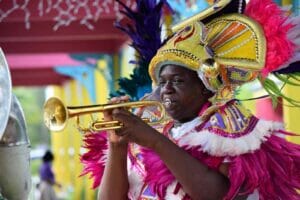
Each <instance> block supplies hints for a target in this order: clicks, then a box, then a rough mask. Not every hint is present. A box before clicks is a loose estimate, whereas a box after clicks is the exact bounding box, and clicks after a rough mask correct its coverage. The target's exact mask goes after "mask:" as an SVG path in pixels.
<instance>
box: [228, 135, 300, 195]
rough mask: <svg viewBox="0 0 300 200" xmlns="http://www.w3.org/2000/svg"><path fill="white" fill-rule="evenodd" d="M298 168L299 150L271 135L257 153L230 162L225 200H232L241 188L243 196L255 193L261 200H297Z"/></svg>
mask: <svg viewBox="0 0 300 200" xmlns="http://www.w3.org/2000/svg"><path fill="white" fill-rule="evenodd" d="M281 132H282V131H281ZM299 166H300V146H299V145H296V144H292V143H289V142H287V141H286V140H285V139H283V138H280V137H277V136H275V135H272V136H271V137H270V138H269V139H268V141H267V142H265V143H263V144H262V146H261V148H260V149H259V150H257V151H255V152H253V153H248V154H244V155H241V156H238V157H235V158H232V162H231V164H230V170H229V178H230V182H231V187H230V190H229V192H228V193H227V196H226V197H225V200H229V199H232V198H233V197H234V196H235V195H236V194H237V193H238V192H239V191H240V186H241V185H243V190H242V191H244V193H245V194H250V193H252V192H253V191H254V189H257V190H258V191H259V198H260V200H269V199H286V200H299V199H300V194H299V193H297V191H296V189H299V188H300V168H299Z"/></svg>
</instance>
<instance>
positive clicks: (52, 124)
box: [44, 97, 166, 132]
mask: <svg viewBox="0 0 300 200" xmlns="http://www.w3.org/2000/svg"><path fill="white" fill-rule="evenodd" d="M153 106H156V107H157V109H158V110H159V113H160V116H158V117H157V116H151V117H150V118H142V119H143V120H144V121H145V122H146V123H148V124H149V125H157V124H160V123H162V122H163V121H164V119H165V116H166V114H165V109H164V106H163V105H162V104H161V103H160V102H158V101H135V102H123V103H118V104H99V105H87V106H68V107H66V106H65V105H64V104H63V102H62V101H61V100H60V99H59V98H56V97H51V98H50V99H48V100H47V101H46V103H45V105H44V122H45V125H46V126H47V127H48V128H49V130H51V131H61V130H63V129H64V128H65V126H66V124H67V121H68V120H69V119H70V118H72V117H77V127H78V129H79V130H80V131H83V132H85V131H92V132H96V131H101V130H115V129H119V128H122V127H123V125H122V123H121V122H119V121H115V120H112V121H104V120H102V121H101V120H96V121H92V122H91V125H90V127H88V128H83V127H81V126H80V122H79V116H81V115H85V114H92V113H101V112H104V111H106V110H112V109H116V108H124V109H129V110H130V111H132V112H133V111H134V108H144V107H153Z"/></svg>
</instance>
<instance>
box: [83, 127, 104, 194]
mask: <svg viewBox="0 0 300 200" xmlns="http://www.w3.org/2000/svg"><path fill="white" fill-rule="evenodd" d="M106 135H107V134H106V132H100V133H88V134H85V135H84V139H83V141H84V146H83V147H84V148H86V149H88V151H87V152H86V153H84V154H83V155H81V157H80V161H81V163H82V164H83V166H84V167H83V171H82V173H81V174H80V176H84V175H87V174H90V176H89V178H91V179H93V186H92V187H93V189H95V188H97V187H98V186H99V185H100V182H101V178H102V176H103V172H104V166H105V162H106V154H105V151H106V150H107V149H108V145H107V138H106Z"/></svg>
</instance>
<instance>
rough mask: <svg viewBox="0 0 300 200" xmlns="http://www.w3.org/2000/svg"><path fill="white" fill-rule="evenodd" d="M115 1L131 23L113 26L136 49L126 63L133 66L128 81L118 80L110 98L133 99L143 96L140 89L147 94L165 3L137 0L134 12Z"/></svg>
mask: <svg viewBox="0 0 300 200" xmlns="http://www.w3.org/2000/svg"><path fill="white" fill-rule="evenodd" d="M117 1H118V2H119V3H120V4H121V5H122V7H123V8H124V10H123V11H121V12H122V13H123V14H124V15H125V16H127V18H128V19H129V20H130V22H131V23H130V24H129V23H128V24H126V25H125V26H124V25H121V24H120V23H116V27H117V28H119V29H120V30H122V31H124V32H125V33H126V34H127V35H128V36H129V37H130V39H131V40H132V43H131V46H132V47H133V48H134V49H135V50H136V59H135V60H133V61H130V63H133V64H136V67H135V69H134V71H133V74H131V75H130V78H120V79H119V86H120V90H119V91H117V92H116V94H113V95H124V94H128V95H129V96H130V97H131V98H132V99H133V100H137V99H139V98H140V97H141V96H143V95H144V94H143V92H141V90H142V91H146V92H148V91H149V90H150V91H151V79H150V77H149V74H148V64H149V63H150V61H151V59H152V57H153V56H154V55H155V54H156V51H157V50H158V48H159V47H160V46H161V44H162V40H161V17H162V8H163V5H164V4H166V0H160V1H159V2H158V3H157V1H156V0H137V6H136V10H132V9H130V8H129V7H127V6H126V5H125V4H124V3H123V2H122V1H121V0H117ZM147 90H148V91H147ZM150 91H149V92H150Z"/></svg>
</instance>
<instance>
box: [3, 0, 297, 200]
mask: <svg viewBox="0 0 300 200" xmlns="http://www.w3.org/2000/svg"><path fill="white" fill-rule="evenodd" d="M153 1H155V0H153ZM122 2H123V3H124V4H125V5H126V6H128V7H130V8H133V9H134V8H135V7H136V1H135V0H123V1H122ZM276 3H278V4H279V5H281V6H282V7H283V8H285V9H286V10H289V12H290V14H295V15H298V14H299V11H300V1H299V0H276ZM168 5H169V7H168V8H167V9H164V11H163V16H162V17H163V18H164V19H163V21H164V22H165V23H164V24H163V27H162V29H163V31H162V32H163V34H164V35H163V36H162V38H163V37H165V35H167V34H168V33H167V30H168V27H169V26H170V25H171V24H174V23H176V20H177V21H178V20H180V19H183V18H186V17H189V16H190V15H192V14H194V13H197V12H199V11H200V10H202V9H203V6H204V5H203V1H200V0H186V1H184V0H169V1H168ZM170 7H171V9H172V10H173V11H174V12H170V10H169V9H170ZM121 10H122V6H121V5H120V4H119V3H118V2H116V1H115V0H78V1H72V0H47V1H46V0H35V1H33V0H18V1H17V0H2V1H1V0H0V47H1V48H2V50H3V52H4V54H5V57H6V59H7V62H8V65H9V69H10V73H11V78H12V86H13V93H14V94H15V95H16V96H17V98H18V99H19V101H20V103H21V105H22V108H23V110H24V114H25V119H26V123H27V133H28V137H29V139H30V143H31V152H30V157H31V175H32V189H31V194H30V199H32V200H34V199H35V192H36V184H37V183H38V182H39V177H38V168H39V166H40V164H41V157H42V156H43V154H44V152H45V151H46V150H47V149H51V150H52V151H53V153H54V156H55V160H54V165H53V167H54V171H55V174H56V179H57V181H58V182H59V183H61V184H62V188H57V193H58V196H59V197H60V199H64V200H67V199H76V200H79V199H86V200H89V199H90V200H93V199H96V193H97V192H96V191H95V190H92V189H91V180H89V179H88V177H79V175H80V173H81V170H82V165H81V164H80V160H79V155H80V154H81V153H83V152H84V149H83V148H82V145H83V144H82V133H80V132H79V131H78V130H77V127H76V123H75V120H70V121H69V122H68V124H67V127H66V128H65V129H64V130H63V131H60V132H51V133H50V131H49V130H48V129H47V128H46V127H45V125H44V122H43V105H44V102H45V101H46V99H48V98H49V97H52V96H57V97H59V98H60V99H62V100H63V102H64V103H65V104H66V105H68V106H82V105H89V104H102V103H106V102H107V100H108V98H109V97H110V96H111V95H112V94H113V93H118V91H119V92H120V89H122V88H120V85H119V83H120V82H119V81H118V80H119V79H120V78H127V79H134V78H135V77H133V76H132V74H133V71H134V68H135V65H134V64H130V61H131V60H132V59H134V58H135V56H136V54H135V50H134V49H133V48H131V47H130V46H129V44H130V43H131V41H130V39H129V38H128V36H127V35H126V34H125V33H124V32H122V31H121V30H119V29H117V28H116V27H115V26H114V24H115V22H116V21H119V22H121V23H125V24H126V22H127V20H128V19H126V18H125V17H124V14H122V12H121ZM128 86H129V88H130V85H128ZM149 87H151V85H150V86H149ZM127 89H128V88H127ZM143 90H144V91H143V92H142V94H144V93H146V92H148V91H149V89H147V88H145V87H143ZM284 90H285V91H284V92H285V93H286V94H289V95H291V96H293V97H294V98H296V99H299V100H300V93H299V90H297V89H296V88H295V87H291V86H288V87H285V89H284ZM121 92H124V93H128V90H123V91H121ZM134 92H135V94H133V95H131V96H132V97H136V98H138V97H140V96H141V94H137V93H138V91H134ZM0 95H1V94H0ZM262 95H265V94H264V93H263V92H262V90H261V86H260V85H259V83H251V84H248V85H245V86H244V87H243V88H242V89H241V90H240V91H239V94H238V97H239V98H240V99H243V100H245V101H243V103H244V104H245V105H246V106H247V107H248V108H249V109H251V110H252V111H253V112H254V113H255V114H256V115H258V116H260V117H262V118H265V119H268V120H274V121H281V122H284V123H285V125H286V127H287V129H288V130H291V131H294V132H297V133H300V125H299V123H298V124H297V120H298V119H299V116H300V111H299V108H294V107H288V106H283V105H284V104H285V103H284V102H281V101H280V100H279V102H281V103H279V104H277V105H276V106H274V105H272V100H271V99H270V98H262V99H259V100H256V101H253V100H252V101H247V99H249V98H253V97H257V96H262ZM89 121H90V120H89V117H88V116H87V117H84V118H83V119H82V121H81V123H83V124H88V123H89ZM293 140H294V141H295V142H298V143H300V141H299V139H298V141H297V140H295V139H293Z"/></svg>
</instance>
